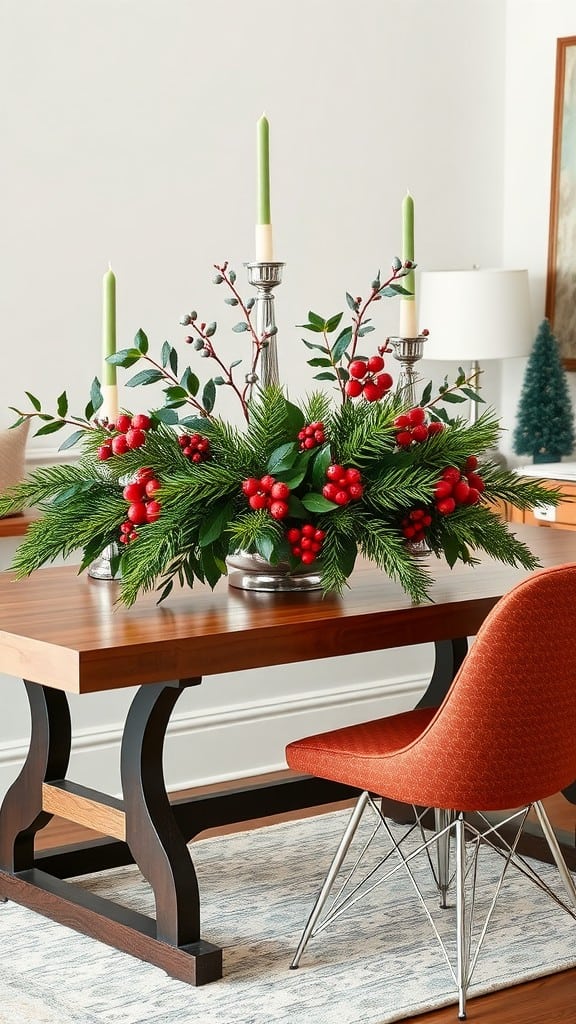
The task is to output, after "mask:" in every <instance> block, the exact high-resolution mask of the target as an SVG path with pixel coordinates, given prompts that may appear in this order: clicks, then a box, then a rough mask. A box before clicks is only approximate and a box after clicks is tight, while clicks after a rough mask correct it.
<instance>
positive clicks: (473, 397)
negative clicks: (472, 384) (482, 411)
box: [462, 388, 485, 404]
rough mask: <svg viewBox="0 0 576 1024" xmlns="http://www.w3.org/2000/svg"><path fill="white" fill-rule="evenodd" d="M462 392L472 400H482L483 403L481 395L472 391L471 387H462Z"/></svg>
mask: <svg viewBox="0 0 576 1024" xmlns="http://www.w3.org/2000/svg"><path fill="white" fill-rule="evenodd" d="M462 394H463V395H466V396H467V397H468V398H470V399H471V400H472V401H473V402H482V403H483V404H485V402H484V399H483V398H482V396H481V395H479V394H478V392H477V391H472V388H462Z"/></svg>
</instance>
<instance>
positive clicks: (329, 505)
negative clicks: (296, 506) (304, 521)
mask: <svg viewBox="0 0 576 1024" xmlns="http://www.w3.org/2000/svg"><path fill="white" fill-rule="evenodd" d="M302 504H303V505H304V508H307V509H308V511H309V512H332V511H333V510H334V509H335V508H338V505H336V503H335V502H334V501H328V499H327V498H325V497H324V495H322V494H316V492H315V491H310V494H305V495H304V497H303V498H302Z"/></svg>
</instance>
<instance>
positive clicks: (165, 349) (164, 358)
mask: <svg viewBox="0 0 576 1024" xmlns="http://www.w3.org/2000/svg"><path fill="white" fill-rule="evenodd" d="M171 348H172V346H171V344H170V342H169V341H165V342H164V344H163V345H162V351H161V353H160V362H161V363H162V366H168V360H169V359H170V349H171Z"/></svg>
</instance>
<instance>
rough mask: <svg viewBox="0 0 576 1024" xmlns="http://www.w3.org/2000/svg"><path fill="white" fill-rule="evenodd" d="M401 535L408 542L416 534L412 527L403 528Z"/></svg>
mask: <svg viewBox="0 0 576 1024" xmlns="http://www.w3.org/2000/svg"><path fill="white" fill-rule="evenodd" d="M402 533H403V534H404V536H405V537H406V540H410V538H411V537H413V536H414V534H415V533H416V530H415V529H414V527H413V526H403V527H402Z"/></svg>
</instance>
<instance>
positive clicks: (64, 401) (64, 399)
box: [57, 391, 68, 417]
mask: <svg viewBox="0 0 576 1024" xmlns="http://www.w3.org/2000/svg"><path fill="white" fill-rule="evenodd" d="M57 410H58V415H59V416H62V417H64V416H65V415H66V413H67V412H68V395H67V394H66V392H65V391H63V392H62V394H61V395H59V396H58V400H57Z"/></svg>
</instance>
